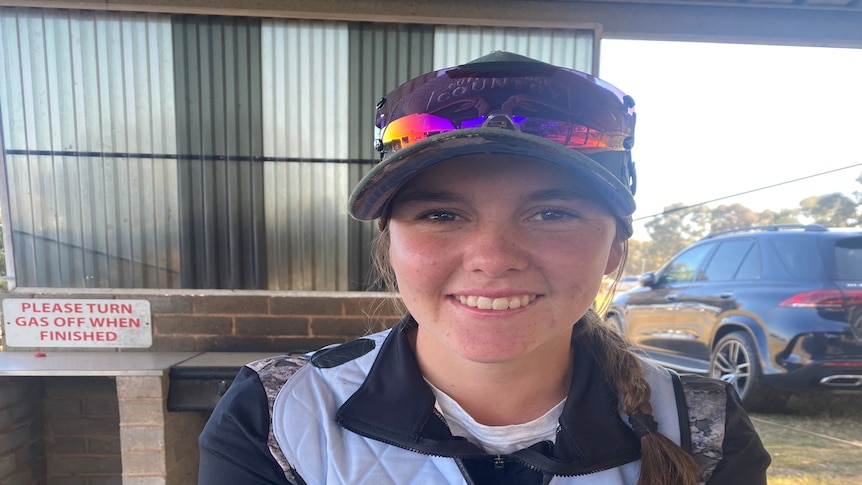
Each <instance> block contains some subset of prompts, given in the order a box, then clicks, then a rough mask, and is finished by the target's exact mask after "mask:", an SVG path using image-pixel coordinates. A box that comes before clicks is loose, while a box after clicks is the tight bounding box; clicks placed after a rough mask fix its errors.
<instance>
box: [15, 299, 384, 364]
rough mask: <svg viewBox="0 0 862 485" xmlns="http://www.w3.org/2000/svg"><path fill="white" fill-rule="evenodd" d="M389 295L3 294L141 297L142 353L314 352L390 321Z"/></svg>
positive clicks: (377, 329)
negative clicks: (144, 314)
mask: <svg viewBox="0 0 862 485" xmlns="http://www.w3.org/2000/svg"><path fill="white" fill-rule="evenodd" d="M390 296H391V295H390V294H388V293H366V292H276V291H240V290H197V291H194V290H134V289H132V290H121V289H110V290H97V289H94V290H86V289H60V288H18V289H16V290H14V291H13V292H12V293H9V294H6V295H3V298H51V299H64V298H72V299H75V298H77V299H97V298H106V299H125V300H148V301H149V302H150V311H151V312H152V318H153V346H152V347H151V348H150V349H146V350H149V351H153V352H159V351H162V352H164V351H168V352H171V351H183V352H185V351H195V352H204V351H219V352H280V351H285V350H289V351H304V350H314V349H318V348H320V347H323V346H324V345H327V344H330V343H333V342H343V341H346V340H348V339H352V338H356V337H360V336H362V335H365V334H368V333H371V332H375V331H379V330H382V329H384V328H386V327H388V326H390V325H392V324H393V323H395V322H397V321H398V318H400V315H399V314H398V312H397V311H396V310H395V309H394V308H393V307H392V305H391V304H390V303H391V300H390ZM9 350H50V348H44V347H43V348H39V349H21V348H17V349H9ZM64 350H69V349H68V348H66V349H64ZM130 350H131V349H130ZM135 350H138V349H135Z"/></svg>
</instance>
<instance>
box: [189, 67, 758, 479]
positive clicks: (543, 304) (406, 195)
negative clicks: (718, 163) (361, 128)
mask: <svg viewBox="0 0 862 485" xmlns="http://www.w3.org/2000/svg"><path fill="white" fill-rule="evenodd" d="M633 105H634V103H633V102H632V101H631V98H629V97H627V96H625V95H623V94H622V93H620V92H619V91H618V90H616V89H615V88H613V87H612V86H610V85H608V84H607V83H604V82H603V81H601V80H599V79H596V78H593V77H591V76H589V75H586V74H584V73H580V72H577V71H572V70H568V69H563V68H558V67H555V66H551V65H548V64H544V63H540V62H537V61H534V60H532V59H528V58H524V57H521V56H516V55H512V54H507V53H494V54H492V55H490V56H486V57H484V58H481V59H478V60H476V61H474V62H472V63H468V64H464V65H462V66H458V67H455V68H450V69H445V70H442V71H436V72H433V73H429V74H426V75H424V76H420V77H419V78H416V79H414V80H412V81H410V82H408V83H405V84H404V85H402V86H401V87H399V88H398V89H396V90H395V91H393V92H392V93H390V94H389V95H388V96H387V97H386V98H385V99H384V100H383V101H382V102H381V104H380V105H379V107H378V117H377V126H378V127H379V128H380V129H381V134H382V136H381V139H380V140H379V141H378V148H379V150H380V151H381V154H382V160H381V162H380V164H378V165H377V166H376V167H375V168H374V169H373V170H372V171H371V172H370V173H369V174H368V176H367V177H366V178H365V179H363V181H361V182H360V184H359V185H358V186H357V188H356V189H355V191H354V193H353V195H352V197H351V206H350V211H351V214H352V215H353V216H354V217H356V218H358V219H362V220H372V219H377V220H378V224H379V227H380V229H381V233H380V237H379V239H378V242H377V248H376V257H377V262H378V265H379V267H380V271H381V274H382V275H383V278H384V280H386V281H387V282H388V283H389V284H390V285H391V287H392V288H393V289H397V291H399V293H400V297H401V301H402V303H403V305H404V307H405V308H406V316H405V317H404V319H403V320H402V321H401V322H400V323H398V324H397V325H396V326H395V327H393V328H392V329H391V330H389V331H386V332H383V333H380V334H375V335H371V336H368V337H366V338H363V339H359V340H356V341H353V342H349V343H346V344H342V345H339V346H336V347H333V348H328V349H325V350H322V351H319V352H317V353H315V354H314V355H313V356H312V357H311V359H310V363H308V364H307V365H306V364H305V363H304V362H301V361H298V360H293V359H289V358H273V359H266V360H263V361H259V362H255V363H251V364H249V365H248V366H246V367H245V368H244V369H243V371H242V372H241V373H240V374H239V376H238V377H237V379H236V381H235V382H234V384H233V385H232V386H231V387H230V389H229V391H228V393H227V394H225V396H224V397H223V398H222V400H221V401H220V402H219V405H218V407H217V408H216V410H215V412H214V414H213V416H212V418H211V419H210V421H209V423H208V424H207V426H206V429H205V430H204V432H203V434H202V435H201V438H200V448H201V468H200V478H199V479H200V483H201V484H207V485H210V484H237V483H242V484H257V483H281V484H285V483H291V484H302V483H307V484H324V483H326V484H375V485H377V484H405V483H417V484H438V483H454V484H459V483H460V484H464V483H466V484H548V483H551V484H596V483H601V484H640V485H645V484H654V485H689V484H696V483H708V484H730V483H732V484H733V485H747V484H752V485H753V484H764V483H766V468H767V466H768V465H769V455H768V454H767V453H766V451H765V450H764V448H763V446H762V444H761V442H760V439H759V438H758V436H757V434H756V432H755V430H754V428H753V427H752V425H751V423H750V421H749V420H748V418H747V416H746V415H745V412H744V411H743V410H742V408H741V405H740V402H739V399H738V398H737V396H736V394H735V393H734V391H733V390H732V388H730V387H729V386H727V385H725V384H724V383H721V382H719V381H713V380H710V379H706V378H700V377H685V378H680V377H679V376H677V375H676V374H675V373H673V372H671V371H668V370H665V369H662V368H660V367H657V366H655V365H652V364H649V363H647V362H645V361H642V360H641V359H640V358H639V357H638V356H637V355H636V354H634V353H632V352H631V351H630V350H629V346H628V344H627V342H625V341H624V339H623V338H622V337H621V336H620V335H619V334H617V333H616V331H614V330H613V329H611V328H610V327H608V326H606V325H604V324H603V322H602V321H601V320H600V318H599V317H598V316H597V315H596V314H595V313H594V312H592V311H591V310H590V306H591V304H592V302H593V301H594V299H595V296H596V294H597V292H598V290H599V287H600V285H601V281H602V277H603V276H604V275H607V274H611V273H613V272H614V271H616V270H618V269H619V268H620V267H621V265H622V263H623V261H624V259H625V253H626V241H627V239H628V238H629V237H630V236H631V218H630V216H631V214H632V212H633V211H634V207H635V206H634V199H633V197H632V196H633V193H634V187H635V184H634V181H635V174H634V166H633V164H632V161H631V154H630V150H631V147H632V144H633V141H634V138H633V136H634V119H635V118H634V111H633Z"/></svg>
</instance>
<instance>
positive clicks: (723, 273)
mask: <svg viewBox="0 0 862 485" xmlns="http://www.w3.org/2000/svg"><path fill="white" fill-rule="evenodd" d="M753 245H754V241H752V240H751V239H735V240H732V241H724V242H723V243H721V244H720V245H719V246H718V249H716V250H715V253H714V254H713V255H712V259H710V260H709V264H707V266H706V268H705V269H704V270H703V273H702V274H701V275H700V276H698V278H697V279H698V280H701V281H728V280H732V279H734V278H735V277H736V273H737V271H738V270H739V268H740V266H741V265H742V262H743V261H744V260H745V257H746V256H748V252H749V251H750V250H751V247H752V246H753Z"/></svg>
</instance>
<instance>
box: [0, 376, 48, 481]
mask: <svg viewBox="0 0 862 485" xmlns="http://www.w3.org/2000/svg"><path fill="white" fill-rule="evenodd" d="M42 392H43V390H42V381H41V379H38V378H30V377H16V378H9V377H0V483H2V484H4V485H32V484H41V483H45V462H46V460H45V440H44V438H43V436H42V409H41V407H40V406H38V405H34V404H37V403H40V402H41V401H42Z"/></svg>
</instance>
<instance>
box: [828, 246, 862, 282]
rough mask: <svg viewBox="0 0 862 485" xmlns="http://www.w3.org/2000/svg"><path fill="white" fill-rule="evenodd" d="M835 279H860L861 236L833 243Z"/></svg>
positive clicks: (861, 276)
mask: <svg viewBox="0 0 862 485" xmlns="http://www.w3.org/2000/svg"><path fill="white" fill-rule="evenodd" d="M835 266H836V270H837V279H839V280H862V237H851V238H847V239H842V240H840V241H838V242H836V243H835Z"/></svg>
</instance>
